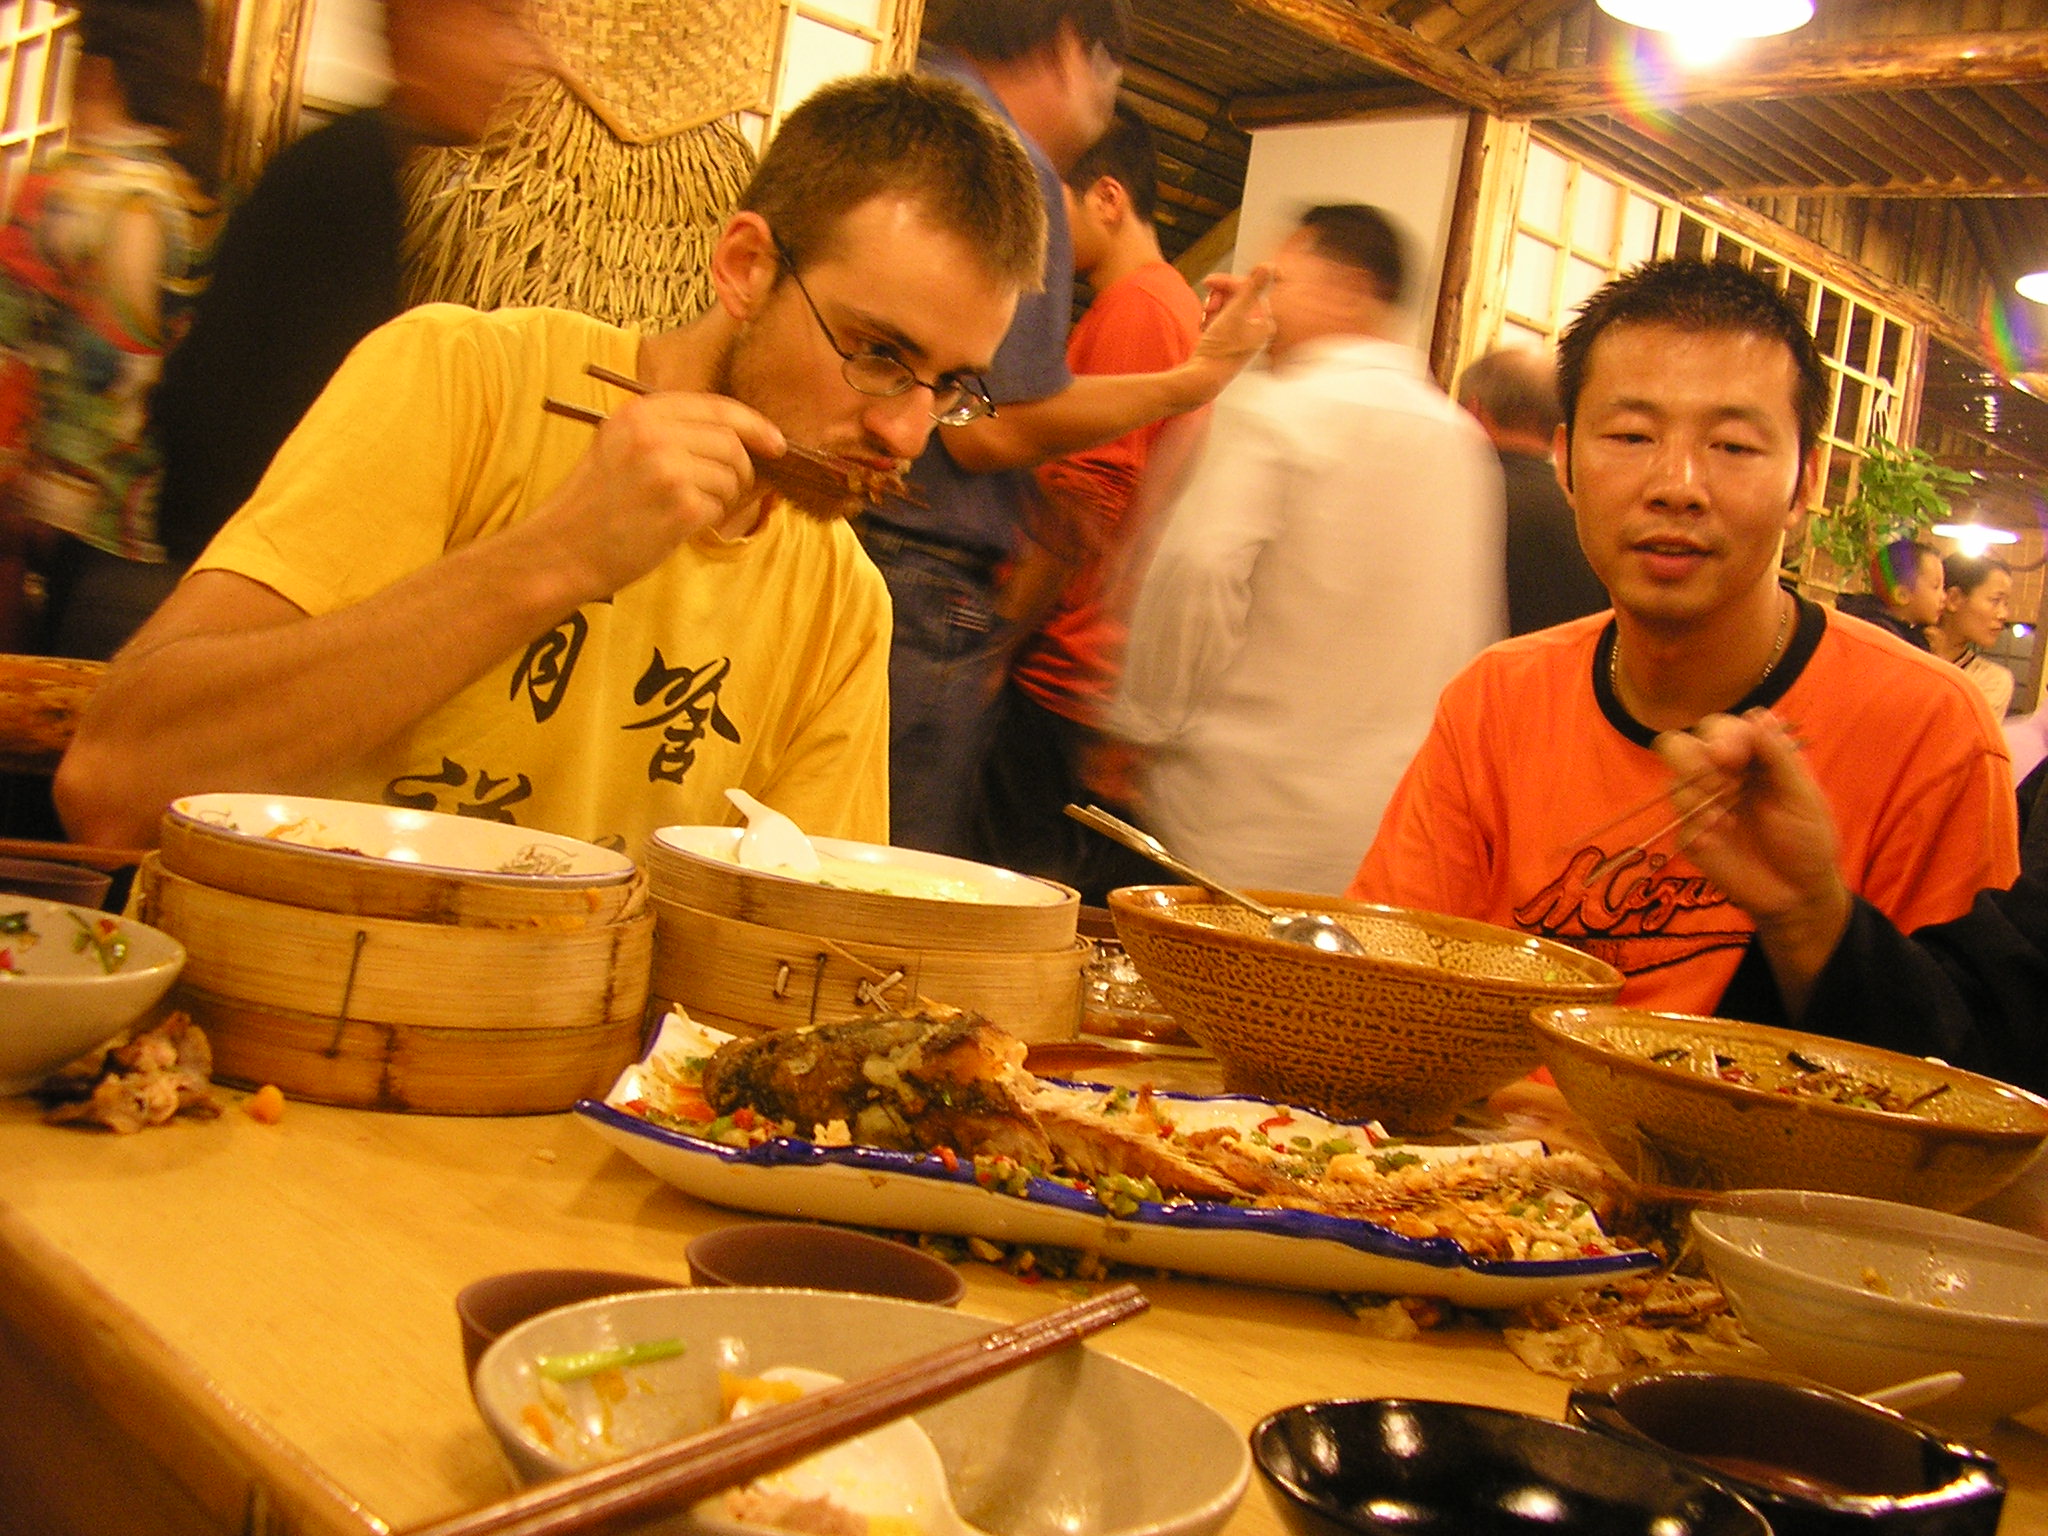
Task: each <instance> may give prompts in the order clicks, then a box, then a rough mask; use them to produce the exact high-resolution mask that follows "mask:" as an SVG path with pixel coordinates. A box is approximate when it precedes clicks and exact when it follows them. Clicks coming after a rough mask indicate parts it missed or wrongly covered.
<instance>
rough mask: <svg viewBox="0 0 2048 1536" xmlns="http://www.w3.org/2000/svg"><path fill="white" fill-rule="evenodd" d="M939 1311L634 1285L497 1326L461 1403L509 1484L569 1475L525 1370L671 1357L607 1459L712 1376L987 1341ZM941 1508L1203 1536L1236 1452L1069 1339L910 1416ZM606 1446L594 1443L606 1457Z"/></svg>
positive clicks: (832, 1368) (1020, 1521) (687, 1429)
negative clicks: (654, 1346)
mask: <svg viewBox="0 0 2048 1536" xmlns="http://www.w3.org/2000/svg"><path fill="white" fill-rule="evenodd" d="M993 1326H994V1325H993V1324H991V1323H988V1322H986V1321H984V1320H982V1319H979V1318H973V1317H963V1316H962V1315H961V1314H959V1313H958V1312H952V1311H948V1310H947V1309H945V1308H943V1307H932V1306H921V1305H919V1304H917V1303H915V1302H907V1301H896V1300H892V1299H889V1298H885V1297H879V1296H853V1295H844V1294H835V1293H831V1292H825V1291H771V1290H693V1291H644V1292H641V1293H638V1294H636V1295H631V1296H614V1297H610V1298H608V1299H605V1300H601V1301H591V1302H585V1303H583V1304H581V1305H579V1306H573V1307H566V1308H563V1309H561V1310H560V1311H555V1312H550V1313H547V1314H546V1315H544V1316H541V1317H537V1318H534V1319H533V1320H532V1321H530V1322H528V1323H525V1324H522V1325H521V1326H519V1327H517V1328H514V1329H513V1330H512V1331H511V1332H509V1333H507V1334H505V1335H504V1337H502V1338H500V1339H499V1340H498V1342H497V1343H496V1344H494V1345H492V1346H491V1347H490V1349H489V1350H487V1351H486V1352H485V1354H484V1357H483V1359H482V1361H481V1362H479V1364H478V1366H477V1373H476V1379H475V1389H476V1398H477V1406H478V1408H479V1409H480V1410H481V1411H482V1413H483V1416H484V1418H485V1420H486V1421H487V1422H488V1423H489V1425H490V1427H491V1430H492V1432H493V1433H494V1434H496V1436H497V1437H498V1440H499V1443H500V1444H501V1445H502V1446H503V1447H504V1449H505V1452H506V1455H507V1457H508V1458H509V1459H510V1461H511V1463H512V1465H513V1468H514V1470H515V1471H516V1472H517V1474H518V1476H519V1477H520V1479H521V1480H522V1481H524V1482H529V1483H533V1482H541V1481H544V1480H546V1479H548V1478H552V1477H558V1476H561V1475H562V1474H564V1473H566V1472H569V1471H572V1470H575V1469H576V1468H575V1465H574V1464H573V1463H572V1460H571V1459H570V1458H568V1457H566V1456H565V1455H563V1454H560V1453H558V1452H557V1451H556V1450H551V1449H550V1447H549V1445H548V1444H547V1443H545V1442H544V1441H543V1440H542V1439H541V1438H539V1436H538V1434H537V1431H536V1427H535V1421H536V1419H538V1420H540V1421H541V1422H547V1412H546V1411H544V1410H542V1409H541V1408H540V1407H539V1404H540V1403H541V1400H542V1394H541V1391H540V1387H539V1379H540V1378H539V1376H538V1374H537V1372H536V1369H535V1361H536V1360H537V1359H540V1358H542V1357H545V1356H550V1355H559V1354H571V1353H576V1352H581V1351H586V1350H593V1349H599V1348H605V1347H611V1346H616V1345H621V1344H633V1343H645V1342H650V1341H657V1340H660V1341H669V1340H673V1341H676V1342H678V1343H680V1344H681V1345H682V1352H681V1353H680V1354H677V1355H674V1356H672V1357H670V1358H667V1359H662V1360H658V1361H654V1362H651V1363H649V1364H646V1365H640V1366H633V1367H629V1368H628V1369H627V1371H626V1372H625V1373H624V1377H625V1379H624V1383H623V1385H624V1388H625V1391H624V1395H623V1396H622V1397H618V1398H615V1399H613V1400H612V1402H611V1406H610V1408H609V1409H608V1412H609V1413H610V1415H611V1418H610V1423H611V1425H612V1438H611V1445H612V1446H615V1447H616V1450H617V1451H618V1452H619V1453H620V1454H624V1453H626V1452H628V1451H631V1450H636V1449H640V1448H642V1447H643V1446H644V1445H647V1444H653V1443H656V1442H657V1441H659V1440H663V1439H668V1438H673V1437H674V1436H676V1435H679V1434H687V1433H691V1432H694V1431H696V1430H700V1429H704V1428H707V1427H709V1426H710V1425H711V1424H712V1423H714V1422H715V1421H716V1418H717V1412H718V1404H719V1379H718V1378H719V1372H720V1370H721V1369H723V1370H726V1371H728V1372H736V1373H739V1374H741V1375H746V1376H759V1375H760V1374H761V1373H762V1372H763V1371H766V1370H768V1369H771V1368H773V1367H777V1366H799V1367H804V1368H808V1369H811V1370H817V1371H825V1372H829V1373H830V1374H832V1375H835V1376H840V1377H844V1378H847V1379H849V1380H851V1379H854V1378H857V1377H861V1376H866V1375H871V1374H873V1373H874V1372H876V1371H879V1370H883V1369H886V1368H887V1367H889V1366H891V1365H895V1364H897V1363H899V1362H901V1361H904V1360H908V1359H912V1358H915V1357H916V1356H918V1355H921V1354H925V1353H928V1352H930V1351H932V1350H935V1349H942V1348H944V1347H946V1346H947V1345H949V1344H954V1343H957V1342H959V1341H960V1340H962V1339H967V1338H972V1337H975V1336H977V1335H979V1334H982V1333H985V1332H987V1331H988V1330H989V1329H990V1328H991V1327H993ZM914 1417H915V1419H916V1422H917V1423H918V1424H919V1425H920V1426H921V1427H922V1428H923V1429H924V1430H925V1431H926V1432H927V1433H928V1434H929V1435H930V1436H931V1439H932V1442H933V1443H934V1445H935V1446H936V1447H937V1449H938V1453H939V1458H940V1461H941V1462H942V1463H943V1464H944V1467H945V1471H946V1479H947V1482H948V1484H949V1486H950V1488H951V1491H952V1495H953V1500H954V1503H955V1504H956V1505H957V1506H958V1507H959V1511H960V1513H961V1515H962V1516H963V1517H964V1518H965V1519H966V1520H967V1521H968V1522H969V1523H970V1524H973V1525H976V1526H979V1527H980V1528H981V1529H982V1530H984V1531H987V1532H990V1533H992V1536H1209V1533H1211V1532H1213V1531H1215V1530H1217V1529H1218V1528H1220V1527H1221V1526H1222V1525H1223V1523H1224V1521H1226V1520H1227V1519H1228V1518H1229V1517H1230V1514H1231V1512H1232V1511H1233V1510H1234V1509H1236V1507H1237V1503H1238V1500H1239V1499H1240V1498H1241V1497H1242V1496H1243V1493H1244V1487H1245V1482H1246V1480H1247V1478H1248V1476H1249V1474H1250V1466H1251V1463H1250V1458H1249V1456H1248V1455H1247V1453H1246V1450H1245V1445H1244V1441H1243V1440H1242V1439H1241V1438H1240V1437H1239V1435H1238V1434H1237V1432H1236V1431H1235V1430H1234V1429H1232V1428H1231V1427H1230V1424H1229V1423H1228V1421H1226V1420H1225V1419H1224V1418H1223V1417H1222V1416H1221V1415H1220V1414H1218V1413H1217V1412H1216V1411H1215V1410H1214V1409H1212V1408H1209V1407H1207V1406H1205V1405H1204V1404H1202V1403H1201V1402H1199V1401H1198V1400H1196V1399H1195V1398H1194V1397H1191V1396H1190V1395H1189V1394H1188V1393H1186V1392H1184V1391H1182V1390H1181V1389H1180V1388H1179V1387H1176V1386H1174V1385H1173V1384H1171V1383H1170V1382H1167V1381H1164V1380H1162V1379H1160V1378H1159V1377H1157V1376H1154V1375H1151V1374H1150V1373H1149V1372H1146V1371H1141V1370H1139V1369H1137V1368H1136V1367H1135V1366H1130V1365H1125V1364H1124V1363H1123V1362H1121V1361H1119V1360H1114V1359H1111V1358H1110V1357H1109V1356H1107V1355H1104V1354H1101V1353H1098V1352H1097V1351H1095V1350H1093V1349H1090V1348H1087V1347H1086V1346H1083V1347H1080V1348H1074V1349H1068V1350H1063V1351H1061V1352H1060V1353H1058V1354H1055V1355H1052V1356H1049V1357H1047V1358H1046V1359H1043V1360H1039V1361H1037V1362H1035V1363H1033V1364H1032V1365H1029V1366H1026V1367H1025V1368H1023V1369H1022V1370H1018V1371H1013V1372H1011V1373H1010V1374H1008V1375H1006V1376H1003V1377H999V1378H998V1379H996V1380H995V1381H992V1382H989V1383H987V1384H985V1385H983V1386H980V1387H977V1388H975V1389H974V1390H973V1391H971V1392H966V1393H962V1394H961V1395H960V1396H958V1397H954V1398H949V1399H948V1400H946V1401H945V1402H942V1403H939V1404H936V1405H934V1406H933V1407H931V1408H927V1409H924V1410H922V1411H921V1412H919V1413H918V1414H916V1415H915V1416H914ZM609 1448H610V1447H608V1448H607V1449H609Z"/></svg>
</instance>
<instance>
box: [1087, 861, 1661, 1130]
mask: <svg viewBox="0 0 2048 1536" xmlns="http://www.w3.org/2000/svg"><path fill="white" fill-rule="evenodd" d="M1251 894H1252V895H1254V896H1256V897H1258V898H1259V899H1260V900H1262V901H1265V902H1268V903H1270V904H1271V905H1273V906H1276V907H1286V908H1292V909H1297V910H1306V911H1316V912H1329V913H1332V914H1334V915H1336V916H1337V917H1338V919H1339V920H1340V921H1341V922H1343V924H1344V925H1345V926H1346V927H1347V928H1349V929H1350V930H1351V931H1352V932H1353V933H1354V934H1356V935H1357V936H1358V938H1359V939H1360V940H1361V941H1362V942H1363V943H1364V944H1365V946H1366V948H1367V950H1368V951H1370V953H1368V954H1366V955H1364V956H1354V955H1333V954H1327V953H1325V952H1323V951H1321V950H1317V949H1311V948H1309V947H1307V946H1306V945H1300V944H1289V943H1286V942H1283V941H1281V940H1279V939H1273V938H1269V937H1267V935H1266V931H1265V930H1266V924H1265V920H1264V919H1263V918H1260V917H1258V916H1256V915H1255V914H1253V913H1250V912H1247V911H1245V910H1243V909H1242V908H1239V907H1234V906H1228V905H1225V904H1223V903H1221V902H1218V901H1217V900H1216V899H1215V898H1214V897H1213V896H1212V895H1210V893H1209V892H1207V891H1205V890H1202V889H1201V888H1200V887H1198V886H1185V885H1183V886H1156V885H1142V886H1127V887H1125V888H1124V889H1122V890H1116V891H1112V892H1110V895H1109V905H1110V911H1111V912H1112V913H1113V914H1114V915H1115V917H1116V926H1117V933H1118V934H1119V936H1120V937H1121V938H1122V940H1123V943H1124V947H1125V948H1126V949H1127V950H1128V951H1129V952H1130V956H1131V959H1132V960H1133V961H1134V962H1136V964H1137V967H1138V971H1139V974H1140V975H1142V976H1143V977H1144V978H1145V984H1146V985H1147V986H1148V987H1150V988H1151V989H1152V991H1153V993H1154V994H1155V995H1156V996H1157V997H1158V999H1159V1001H1160V1002H1161V1003H1163V1004H1165V1006H1166V1008H1167V1009H1168V1011H1170V1012H1171V1013H1172V1014H1173V1016H1174V1017H1175V1018H1176V1019H1178V1020H1179V1021H1180V1023H1181V1025H1182V1027H1183V1028H1185V1029H1186V1030H1187V1032H1188V1033H1189V1034H1190V1035H1192V1036H1193V1037H1194V1038H1195V1039H1196V1040H1198V1041H1200V1042H1201V1043H1202V1044H1203V1045H1204V1046H1206V1047H1208V1049H1209V1050H1210V1051H1212V1052H1213V1053H1214V1054H1215V1055H1216V1057H1217V1059H1218V1060H1219V1061H1221V1062H1222V1064H1223V1080H1224V1083H1225V1085H1226V1086H1227V1087H1228V1088H1229V1089H1230V1090H1231V1091H1232V1092H1234V1093H1252V1094H1257V1095H1260V1096H1261V1097H1264V1098H1270V1099H1276V1100H1278V1101H1280V1102H1282V1103H1287V1104H1301V1105H1305V1106H1307V1107H1308V1108H1311V1109H1316V1110H1320V1111H1322V1112H1323V1113H1324V1114H1328V1115H1334V1116H1336V1117H1338V1118H1341V1119H1378V1120H1382V1121H1384V1122H1385V1123H1386V1124H1387V1125H1388V1126H1389V1127H1391V1128H1393V1129H1395V1130H1402V1131H1428V1130H1439V1129H1441V1128H1442V1127H1444V1126H1446V1125H1448V1124H1450V1122H1451V1119H1452V1117H1453V1116H1454V1115H1455V1114H1456V1113H1457V1110H1458V1108H1459V1106H1461V1105H1463V1104H1466V1103H1469V1102H1470V1101H1471V1100H1473V1099H1477V1098H1482V1097H1484V1096H1485V1095H1486V1094H1488V1093H1490V1092H1492V1091H1493V1090H1494V1089H1496V1088H1499V1087H1502V1086H1504V1085H1505V1084H1507V1083H1511V1082H1513V1081H1514V1080H1515V1079H1516V1078H1518V1077H1522V1076H1524V1075H1526V1074H1527V1073H1528V1072H1529V1071H1530V1070H1531V1069H1532V1068H1534V1067H1535V1066H1536V1064H1537V1060H1538V1057H1537V1049H1536V1037H1535V1035H1534V1034H1533V1033H1532V1032H1531V1030H1530V1028H1529V1015H1530V1012H1531V1010H1533V1009H1536V1008H1543V1007H1553V1006H1559V1005H1563V1004H1570V1003H1598V1002H1603V1001H1606V1000H1607V999H1609V998H1612V997H1614V996H1616V995H1617V994H1618V993H1619V992H1620V990H1621V973H1620V972H1619V971H1617V970H1615V969H1614V968H1613V967H1612V966H1609V965H1607V964H1605V963H1603V962H1602V961H1599V960H1595V959H1594V958H1592V957H1591V956H1590V955H1584V954H1581V953H1580V952H1579V951H1577V950H1575V949H1570V948H1568V947H1566V946H1565V945H1562V944H1556V943H1552V942H1551V941H1550V940H1547V939H1538V938H1532V937H1530V936H1529V935H1527V934H1520V933H1514V932H1511V931H1510V930H1508V929H1505V928H1496V927H1493V926H1491V925H1489V924H1486V923H1475V922H1468V921H1466V920H1464V919H1461V918H1452V917H1441V916H1438V915H1436V914H1433V913H1427V912H1420V911H1414V910H1409V909H1405V908H1398V907H1377V906H1369V905H1367V904H1365V903H1363V902H1355V901H1344V900H1341V899H1339V898H1336V897H1331V896H1305V895H1300V894H1298V893H1293V892H1287V891H1255V892H1252V893H1251Z"/></svg>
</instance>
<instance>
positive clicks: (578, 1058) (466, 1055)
mask: <svg viewBox="0 0 2048 1536" xmlns="http://www.w3.org/2000/svg"><path fill="white" fill-rule="evenodd" d="M635 885H636V890H637V889H638V884H637V881H636V882H635ZM135 906H136V915H137V916H138V917H140V918H141V920H142V921H144V922H146V923H149V924H151V925H152V926H154V927H158V928H161V929H163V930H164V931H165V932H167V933H170V934H172V935H174V936H175V937H176V938H178V940H179V941H180V942H181V943H183V944H184V945H185V949H186V955H187V959H186V966H185V971H184V973H183V975H182V976H181V977H180V985H179V987H178V989H177V990H176V991H175V992H174V993H173V1001H174V1002H175V1003H176V1004H177V1005H179V1006H182V1007H184V1008H185V1009H186V1010H187V1011H188V1012H190V1013H191V1015H192V1017H193V1019H194V1021H195V1022H197V1023H198V1024H199V1025H200V1026H201V1027H202V1028H204V1029H205V1030H206V1032H207V1035H208V1037H209V1039H210V1040H211V1041H212V1044H213V1055H214V1071H215V1075H216V1076H218V1077H220V1078H222V1079H224V1080H226V1081H229V1082H236V1083H243V1084H247V1085H250V1086H256V1085H260V1084H263V1083H275V1084H276V1085H277V1086H278V1087H279V1088H281V1089H283V1090H284V1092H285V1093H286V1094H287V1095H290V1096H293V1097H297V1098H303V1099H311V1100H314V1101H315V1102H318V1103H324V1104H340V1105H346V1106H349V1107H352V1108H360V1109H384V1110H410V1111H416V1112H420V1113H425V1114H446V1115H499V1114H528V1113H534V1114H538V1113H551V1112H556V1111H560V1110H565V1109H568V1108H569V1107H570V1106H572V1105H573V1104H574V1103H575V1102H576V1100H577V1099H579V1098H583V1097H588V1096H592V1095H596V1094H602V1093H603V1092H604V1091H605V1089H606V1088H608V1087H609V1086H610V1085H611V1083H612V1080H613V1079H614V1078H615V1077H616V1076H617V1075H618V1073H619V1071H620V1070H621V1069H622V1068H624V1067H625V1065H626V1064H627V1063H628V1062H630V1061H632V1060H633V1058H634V1057H635V1055H636V1054H637V1053H638V1051H639V1047H640V1042H641V1033H642V1020H643V1018H644V1015H645V1009H646V1001H647V978H648V964H649V959H650V956H651V954H652V950H653V941H654V917H653V914H652V913H651V912H648V911H646V910H645V904H644V902H639V901H636V902H634V903H633V904H632V905H631V907H630V908H629V914H628V915H625V916H622V917H621V918H620V919H619V920H618V921H615V922H612V923H607V924H602V925H590V926H586V927H583V928H579V929H574V930H568V931H556V930H551V929H535V928H503V927H482V926H475V925H468V924H451V923H424V922H404V921H399V920H395V919H390V918H377V917H361V916H356V915H352V914H343V913H335V912H327V911H321V910H318V909H313V908H307V907H298V906H291V905H288V904H285V903H282V902H274V901H265V900H263V899H261V898H258V897H253V896H245V895H242V894H240V893H238V892H234V891H222V890H218V889H216V888H214V887H212V886H209V885H205V884H202V883H200V882H198V881H196V880H191V879H188V878H186V877H185V876H183V875H178V874H174V873H172V872H171V871H169V870H167V869H166V868H165V867H164V865H163V862H162V860H161V858H160V857H159V856H158V855H156V854H151V855H149V856H148V857H147V858H146V859H145V860H144V861H143V862H142V865H141V867H140V868H139V869H138V871H137V873H136V883H135Z"/></svg>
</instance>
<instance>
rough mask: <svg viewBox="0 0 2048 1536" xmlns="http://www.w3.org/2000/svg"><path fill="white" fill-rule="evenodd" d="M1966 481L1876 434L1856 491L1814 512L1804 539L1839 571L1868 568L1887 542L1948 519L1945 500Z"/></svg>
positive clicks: (1965, 477) (1865, 454) (1916, 451)
mask: <svg viewBox="0 0 2048 1536" xmlns="http://www.w3.org/2000/svg"><path fill="white" fill-rule="evenodd" d="M1969 483H1970V477H1969V476H1968V475H1966V474H1963V473H1962V472H1961V471H1960V470H1954V469H1945V468H1943V467H1942V466H1941V465H1939V464H1937V463H1935V462H1934V460H1933V458H1931V457H1930V456H1929V455H1927V454H1925V453H1922V452H1921V451H1920V450H1919V449H1918V448H1909V447H1906V446H1904V445H1903V444H1899V443H1895V442H1893V441H1892V440H1891V439H1890V438H1888V437H1886V436H1884V435H1883V433H1882V432H1880V433H1879V434H1878V435H1877V436H1875V437H1873V438H1872V439H1871V440H1870V442H1869V444H1868V446H1866V447H1865V449H1864V452H1863V461H1862V463H1861V465H1860V466H1859V467H1858V469H1857V472H1856V491H1855V494H1854V495H1852V496H1851V497H1850V498H1849V500H1848V501H1847V502H1846V503H1845V504H1844V505H1842V506H1841V507H1838V508H1833V509H1830V510H1826V511H1823V512H1821V513H1820V514H1819V515H1817V516H1816V517H1815V518H1814V519H1813V521H1812V523H1811V525H1810V529H1809V533H1808V538H1809V539H1810V540H1811V543H1812V547H1813V548H1815V549H1817V550H1819V551H1820V552H1821V553H1822V554H1824V555H1826V556H1827V557H1828V558H1829V559H1830V560H1832V561H1833V562H1834V563H1835V565H1836V566H1837V568H1839V569H1840V570H1842V571H1844V572H1849V571H1861V570H1867V569H1868V568H1869V566H1870V562H1871V561H1872V560H1873V559H1874V558H1875V557H1876V556H1877V554H1878V552H1879V551H1880V550H1882V549H1883V548H1884V547H1885V546H1886V545H1887V544H1890V543H1892V542H1894V541H1895V540H1898V539H1911V538H1917V537H1919V535H1920V534H1921V533H1923V532H1925V531H1926V530H1927V529H1928V528H1931V527H1932V526H1933V525H1934V524H1936V523H1938V522H1940V521H1941V520H1942V519H1943V518H1944V517H1946V516H1947V515H1948V504H1949V498H1950V497H1951V496H1953V495H1955V494H1956V493H1958V492H1960V491H1962V490H1963V489H1964V488H1965V487H1967V486H1968V485H1969Z"/></svg>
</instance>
